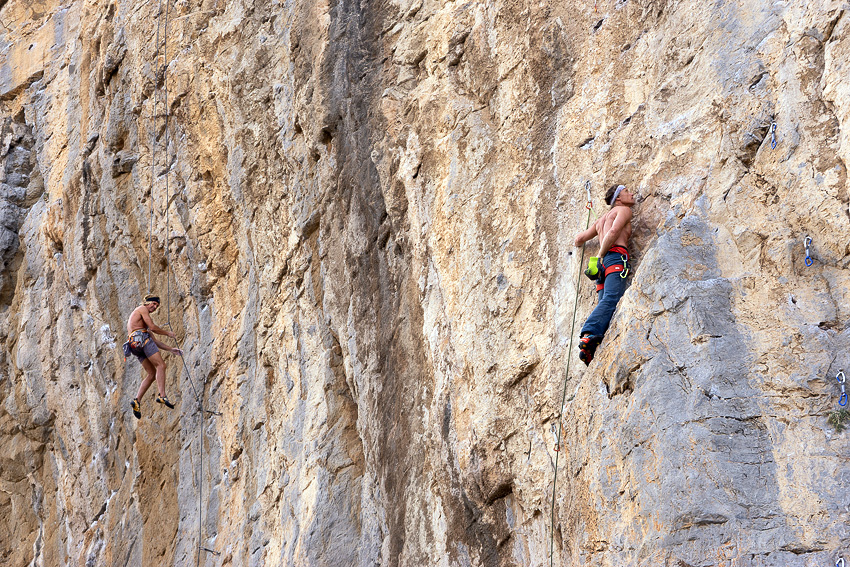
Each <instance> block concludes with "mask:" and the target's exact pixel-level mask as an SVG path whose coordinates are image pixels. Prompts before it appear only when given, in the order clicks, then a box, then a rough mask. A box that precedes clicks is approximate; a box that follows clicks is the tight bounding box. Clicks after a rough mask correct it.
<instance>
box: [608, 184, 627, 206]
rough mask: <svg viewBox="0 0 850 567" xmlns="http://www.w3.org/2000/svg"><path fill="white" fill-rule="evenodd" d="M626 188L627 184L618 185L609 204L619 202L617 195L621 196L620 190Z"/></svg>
mask: <svg viewBox="0 0 850 567" xmlns="http://www.w3.org/2000/svg"><path fill="white" fill-rule="evenodd" d="M625 188H626V186H625V185H617V190H616V191H614V197H613V198H612V199H611V202H610V203H608V204H609V205H613V204H614V203H616V202H617V197H619V196H620V191H622V190H623V189H625Z"/></svg>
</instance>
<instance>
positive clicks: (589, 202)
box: [584, 179, 593, 211]
mask: <svg viewBox="0 0 850 567" xmlns="http://www.w3.org/2000/svg"><path fill="white" fill-rule="evenodd" d="M584 190H585V191H587V203H586V204H585V205H584V207H585V208H586V209H587V210H588V211H592V210H593V199H592V198H591V196H590V180H589V179H588V180H587V181H585V182H584Z"/></svg>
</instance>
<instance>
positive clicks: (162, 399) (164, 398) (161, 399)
mask: <svg viewBox="0 0 850 567" xmlns="http://www.w3.org/2000/svg"><path fill="white" fill-rule="evenodd" d="M156 403H158V404H163V405H165V407H167V408H169V409H174V404H172V403H171V400H169V399H168V396H157V397H156Z"/></svg>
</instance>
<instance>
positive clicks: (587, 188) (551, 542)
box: [549, 181, 593, 567]
mask: <svg viewBox="0 0 850 567" xmlns="http://www.w3.org/2000/svg"><path fill="white" fill-rule="evenodd" d="M584 188H585V191H587V204H585V208H586V209H587V224H586V225H585V227H584V228H585V230H587V228H588V227H589V226H590V215H591V214H592V213H593V200H592V199H591V198H590V181H587V182H586V183H585V185H584ZM583 265H584V245H582V247H581V259H580V260H579V263H578V269H579V272H578V277H577V278H576V300H575V305H573V324H572V327H571V329H570V346H569V350H568V351H567V369H566V371H565V372H564V389H563V392H562V394H561V405H560V408H561V411H560V414H559V416H558V432H557V436H556V444H555V478H554V479H553V481H552V517H551V520H550V524H551V526H550V527H551V530H550V532H549V566H550V567H552V565H553V563H552V562H553V561H554V557H555V556H554V553H555V496H556V494H557V491H556V488H557V485H558V457H559V456H560V455H561V433H562V432H563V429H564V426H563V423H564V411H565V408H564V403H565V402H566V399H567V381H568V380H569V377H570V362H571V361H572V355H573V335H575V330H576V313H578V292H579V288H580V287H581V268H582V266H583Z"/></svg>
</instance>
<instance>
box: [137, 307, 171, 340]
mask: <svg viewBox="0 0 850 567" xmlns="http://www.w3.org/2000/svg"><path fill="white" fill-rule="evenodd" d="M141 315H142V319H143V320H144V322H145V326H146V327H147V328H148V330H149V331H151V332H153V333H156V334H158V335H165V336H166V337H171V338H172V339H173V338H174V333H172V332H171V331H166V330H165V329H160V328H159V327H157V326H156V324H155V323H154V322H153V319H151V315H150V313H148V312H147V310H145V309H143V310H142V311H141ZM157 346H159V345H157Z"/></svg>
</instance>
